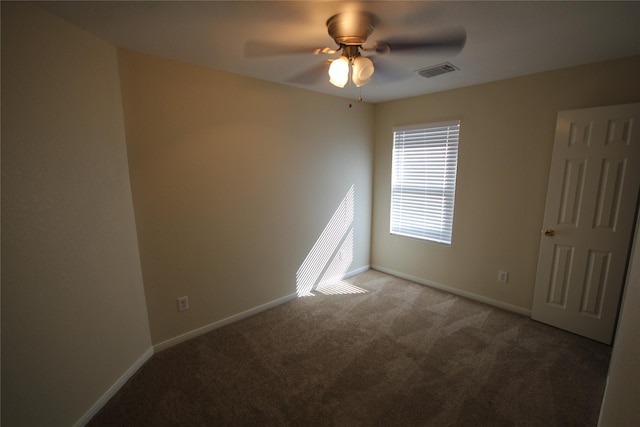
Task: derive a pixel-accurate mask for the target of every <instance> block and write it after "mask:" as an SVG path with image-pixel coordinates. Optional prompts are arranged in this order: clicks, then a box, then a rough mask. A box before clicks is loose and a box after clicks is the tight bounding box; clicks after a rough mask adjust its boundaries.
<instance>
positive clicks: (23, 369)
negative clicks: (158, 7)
mask: <svg viewBox="0 0 640 427" xmlns="http://www.w3.org/2000/svg"><path fill="white" fill-rule="evenodd" d="M124 136H125V135H124V122H123V114H122V103H121V98H120V88H119V81H118V68H117V54H116V50H115V48H114V47H112V46H110V45H108V44H106V43H103V42H102V41H100V40H98V39H96V38H94V37H92V36H89V35H88V34H86V33H85V32H83V31H81V30H79V29H78V28H77V27H73V26H70V25H68V24H66V23H65V22H63V21H61V20H59V19H58V18H55V17H53V16H52V15H50V14H48V13H47V12H44V11H42V10H40V9H38V8H36V7H33V6H30V5H28V4H24V3H22V4H17V3H7V2H2V424H3V425H6V426H18V425H20V426H30V425H34V426H69V425H73V424H74V423H75V422H76V421H78V420H79V419H80V418H81V417H82V416H83V414H85V412H86V411H87V410H88V409H89V408H90V407H91V406H92V405H93V404H94V403H95V402H96V401H98V400H99V398H100V397H101V396H102V395H103V393H105V392H106V391H107V389H109V387H111V386H112V385H113V384H114V383H115V382H116V381H117V380H118V379H119V378H120V377H121V375H123V373H125V371H127V370H128V369H129V368H130V367H131V366H132V365H133V364H134V363H135V362H136V361H137V360H138V359H139V358H140V357H141V356H143V355H144V354H146V353H147V351H148V350H149V349H150V346H151V341H150V336H149V329H148V321H147V314H146V308H145V299H144V289H143V286H142V274H141V269H140V261H139V256H138V246H137V241H136V230H135V222H134V216H133V205H132V199H131V190H130V184H129V175H128V170H127V157H126V146H125V138H124Z"/></svg>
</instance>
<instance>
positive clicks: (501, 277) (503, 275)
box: [498, 270, 509, 283]
mask: <svg viewBox="0 0 640 427" xmlns="http://www.w3.org/2000/svg"><path fill="white" fill-rule="evenodd" d="M508 281H509V272H508V271H502V270H500V271H498V282H501V283H507V282H508Z"/></svg>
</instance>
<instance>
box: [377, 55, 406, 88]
mask: <svg viewBox="0 0 640 427" xmlns="http://www.w3.org/2000/svg"><path fill="white" fill-rule="evenodd" d="M383 58H384V57H382V56H376V57H372V58H371V59H373V66H374V68H375V72H374V73H373V77H372V78H371V81H372V83H375V84H385V83H393V82H399V81H402V80H406V79H408V78H409V77H411V75H412V73H411V72H410V71H407V70H404V69H402V68H400V67H398V66H395V65H393V62H392V61H388V60H385V59H383Z"/></svg>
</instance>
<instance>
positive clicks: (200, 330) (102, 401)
mask: <svg viewBox="0 0 640 427" xmlns="http://www.w3.org/2000/svg"><path fill="white" fill-rule="evenodd" d="M369 268H370V266H369V265H365V266H364V267H360V268H357V269H355V270H352V271H350V272H348V273H346V274H345V276H344V278H345V279H346V278H349V277H352V276H355V275H357V274H360V273H363V272H365V271H367V270H369ZM297 297H298V295H297V294H295V293H294V294H290V295H287V296H284V297H282V298H278V299H276V300H273V301H270V302H268V303H266V304H262V305H260V306H258V307H254V308H252V309H249V310H246V311H243V312H241V313H238V314H234V315H233V316H229V317H227V318H224V319H222V320H218V321H217V322H213V323H210V324H208V325H205V326H202V327H200V328H197V329H194V330H192V331H189V332H187V333H184V334H182V335H178V336H177V337H173V338H170V339H168V340H166V341H163V342H161V343H159V344H156V345H154V346H153V347H151V348H149V349H148V350H147V351H146V352H145V353H144V354H143V355H142V356H140V357H139V358H138V360H136V362H135V363H134V364H133V365H131V367H130V368H129V369H127V371H126V372H125V373H124V374H122V376H121V377H120V378H119V379H118V380H117V381H116V382H115V383H114V384H113V385H112V386H111V387H109V389H108V390H107V391H106V392H105V393H104V394H103V395H102V396H101V397H100V399H98V401H96V403H94V404H93V405H92V406H91V408H89V410H88V411H87V412H85V414H84V415H83V416H82V417H81V418H80V419H79V420H78V421H77V422H76V423H75V424H74V427H82V426H84V425H86V424H87V423H88V422H89V421H90V420H91V418H93V417H94V416H95V415H96V414H97V413H98V411H100V409H102V407H103V406H104V405H105V404H106V403H107V402H108V401H109V399H111V398H112V397H113V396H114V395H115V394H116V393H117V392H118V390H120V388H122V386H123V385H124V384H125V383H126V382H127V381H128V380H129V378H131V376H132V375H133V374H135V373H136V372H137V371H138V369H140V367H141V366H142V365H144V364H145V363H146V362H147V360H149V358H150V357H151V356H153V354H154V353H155V352H158V351H162V350H165V349H167V348H169V347H172V346H174V345H176V344H179V343H181V342H183V341H187V340H189V339H191V338H194V337H197V336H198V335H202V334H204V333H207V332H209V331H212V330H214V329H217V328H220V327H222V326H225V325H228V324H230V323H233V322H237V321H238V320H241V319H244V318H245V317H249V316H253V315H254V314H258V313H260V312H261V311H264V310H268V309H270V308H273V307H276V306H278V305H280V304H284V303H285V302H287V301H291V300H294V299H296V298H297Z"/></svg>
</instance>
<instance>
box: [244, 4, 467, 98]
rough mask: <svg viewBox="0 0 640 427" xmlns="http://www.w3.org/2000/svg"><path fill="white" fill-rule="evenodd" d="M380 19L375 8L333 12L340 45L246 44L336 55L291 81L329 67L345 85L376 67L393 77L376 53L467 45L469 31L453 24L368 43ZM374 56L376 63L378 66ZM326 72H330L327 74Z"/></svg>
mask: <svg viewBox="0 0 640 427" xmlns="http://www.w3.org/2000/svg"><path fill="white" fill-rule="evenodd" d="M379 22H380V20H379V18H378V17H377V16H376V15H374V14H373V13H371V12H366V11H351V12H343V13H338V14H336V15H333V16H332V17H330V18H329V19H328V20H327V24H326V25H327V31H328V33H329V36H331V38H332V39H333V40H334V41H335V43H336V44H337V47H336V48H330V47H322V48H308V47H296V46H288V45H281V44H276V43H268V42H255V41H253V42H248V43H247V44H246V45H245V54H246V55H247V56H250V57H257V56H271V55H282V54H297V53H311V54H315V55H335V54H340V56H339V57H338V58H332V59H330V60H329V61H326V62H324V63H322V64H320V65H319V66H318V67H315V68H314V69H311V70H308V71H306V72H305V73H303V74H302V75H298V76H296V77H295V78H293V79H291V80H290V81H292V82H294V83H311V82H313V81H315V80H316V79H317V78H318V77H319V76H321V75H322V74H324V73H325V72H326V71H327V68H328V74H329V82H330V83H331V84H333V85H334V86H337V87H344V86H345V85H346V84H347V83H348V82H349V78H351V81H352V82H353V83H354V85H355V86H356V87H360V86H362V85H364V84H366V83H368V82H369V81H370V80H371V78H372V77H373V73H374V71H378V72H379V73H380V72H382V73H384V74H387V75H390V76H391V77H392V80H393V79H398V77H397V73H395V74H396V76H393V74H394V72H393V70H392V69H391V68H389V66H388V65H387V66H384V65H383V62H381V61H379V60H378V59H377V58H374V56H375V55H388V54H392V53H398V52H424V53H452V54H455V53H458V52H460V51H461V50H462V48H463V47H464V45H465V42H466V39H467V34H466V31H465V30H464V29H462V28H453V29H451V30H449V31H446V32H442V33H439V34H436V35H432V36H431V37H429V38H426V39H421V40H415V39H408V38H397V39H389V40H381V41H375V42H371V43H367V40H368V38H369V36H371V34H372V33H373V30H374V29H375V27H376V26H377V25H378V23H379ZM374 60H375V61H376V65H375V66H374ZM324 75H325V76H326V74H324Z"/></svg>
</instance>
